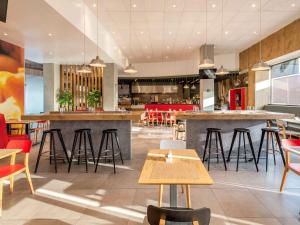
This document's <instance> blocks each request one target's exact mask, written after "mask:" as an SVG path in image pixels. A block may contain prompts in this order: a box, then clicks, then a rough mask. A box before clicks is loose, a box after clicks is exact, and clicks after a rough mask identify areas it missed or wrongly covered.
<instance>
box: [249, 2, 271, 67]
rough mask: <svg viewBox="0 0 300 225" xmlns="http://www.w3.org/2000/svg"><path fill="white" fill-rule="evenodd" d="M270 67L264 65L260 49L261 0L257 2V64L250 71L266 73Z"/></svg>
mask: <svg viewBox="0 0 300 225" xmlns="http://www.w3.org/2000/svg"><path fill="white" fill-rule="evenodd" d="M269 69H270V66H269V65H268V64H267V63H265V62H264V61H263V59H262V48H261V0H259V62H258V63H256V64H254V65H253V67H252V69H251V70H252V71H266V70H269Z"/></svg>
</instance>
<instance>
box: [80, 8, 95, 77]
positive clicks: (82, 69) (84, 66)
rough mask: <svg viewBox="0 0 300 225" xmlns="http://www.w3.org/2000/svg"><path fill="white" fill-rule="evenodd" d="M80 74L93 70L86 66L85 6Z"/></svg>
mask: <svg viewBox="0 0 300 225" xmlns="http://www.w3.org/2000/svg"><path fill="white" fill-rule="evenodd" d="M78 72H79V73H91V72H92V71H91V68H90V67H89V66H88V65H86V64H85V4H84V5H83V65H82V66H81V67H80V68H79V70H78Z"/></svg>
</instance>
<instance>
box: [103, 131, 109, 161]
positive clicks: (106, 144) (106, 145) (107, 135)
mask: <svg viewBox="0 0 300 225" xmlns="http://www.w3.org/2000/svg"><path fill="white" fill-rule="evenodd" d="M108 137H109V133H108V134H106V143H105V158H104V162H105V163H106V158H107V148H108Z"/></svg>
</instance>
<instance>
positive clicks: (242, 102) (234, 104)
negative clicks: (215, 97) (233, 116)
mask: <svg viewBox="0 0 300 225" xmlns="http://www.w3.org/2000/svg"><path fill="white" fill-rule="evenodd" d="M246 94H247V88H245V87H242V88H235V89H230V90H229V109H230V110H246V100H247V98H246Z"/></svg>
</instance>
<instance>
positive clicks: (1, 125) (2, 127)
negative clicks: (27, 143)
mask: <svg viewBox="0 0 300 225" xmlns="http://www.w3.org/2000/svg"><path fill="white" fill-rule="evenodd" d="M9 140H29V137H28V135H8V134H7V129H6V123H5V117H4V115H3V114H0V149H1V148H5V147H6V145H7V143H8V141H9Z"/></svg>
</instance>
